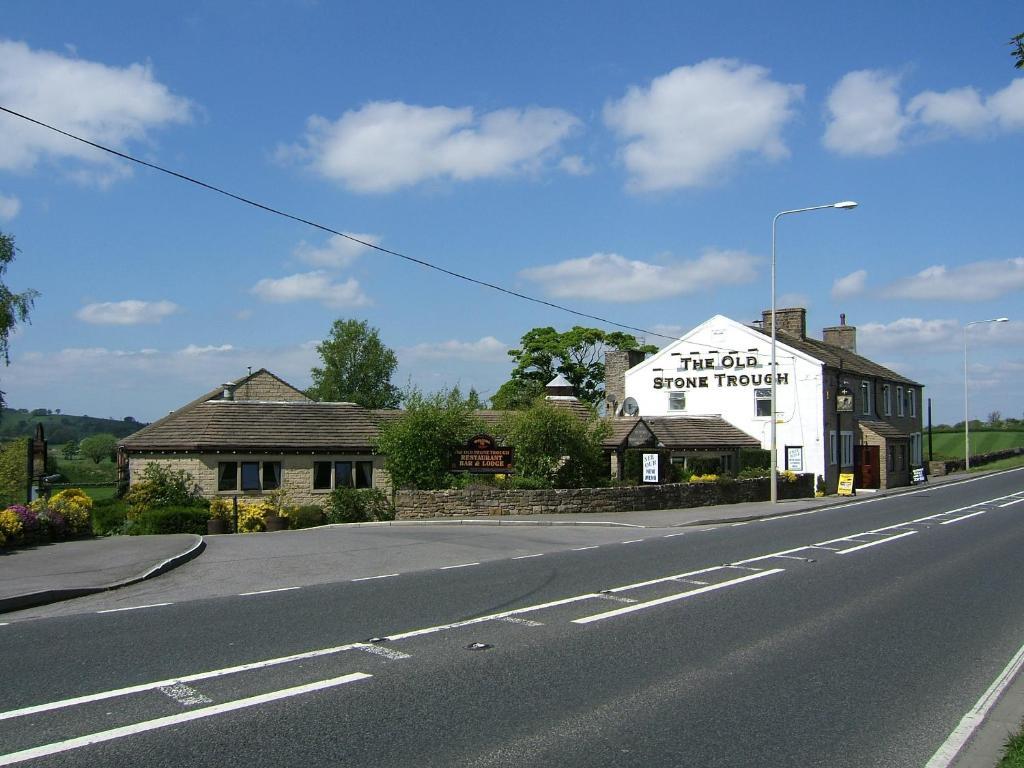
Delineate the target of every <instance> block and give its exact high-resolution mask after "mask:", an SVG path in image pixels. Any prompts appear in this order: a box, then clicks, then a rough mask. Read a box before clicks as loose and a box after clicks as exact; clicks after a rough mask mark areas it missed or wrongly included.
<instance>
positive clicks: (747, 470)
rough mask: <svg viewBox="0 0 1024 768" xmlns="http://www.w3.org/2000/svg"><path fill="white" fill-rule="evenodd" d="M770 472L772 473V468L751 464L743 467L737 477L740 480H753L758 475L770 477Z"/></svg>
mask: <svg viewBox="0 0 1024 768" xmlns="http://www.w3.org/2000/svg"><path fill="white" fill-rule="evenodd" d="M770 474H771V470H770V469H765V468H763V467H754V466H750V467H744V468H743V469H741V470H740V473H739V474H738V475H737V477H738V478H739V479H740V480H751V479H753V478H757V477H768V476H769V475H770Z"/></svg>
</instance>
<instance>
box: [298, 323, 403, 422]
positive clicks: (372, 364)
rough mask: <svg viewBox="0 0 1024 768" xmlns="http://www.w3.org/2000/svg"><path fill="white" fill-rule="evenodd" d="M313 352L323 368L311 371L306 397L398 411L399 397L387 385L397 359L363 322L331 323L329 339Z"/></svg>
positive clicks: (392, 388)
mask: <svg viewBox="0 0 1024 768" xmlns="http://www.w3.org/2000/svg"><path fill="white" fill-rule="evenodd" d="M316 351H317V354H319V355H320V360H321V362H322V363H323V367H321V368H313V370H312V374H313V386H312V387H310V388H309V389H308V390H307V391H306V394H307V395H308V396H309V397H311V398H313V399H314V400H321V401H331V402H348V403H357V404H358V405H362V406H364V407H365V408H397V407H398V403H399V402H400V401H401V395H400V393H399V391H398V388H397V387H396V386H395V385H394V384H392V383H391V375H392V374H393V373H394V371H395V368H396V366H397V365H398V358H397V357H395V353H394V352H392V351H391V350H390V349H388V348H387V347H386V346H384V344H383V343H382V342H381V340H380V336H379V335H378V332H377V329H376V328H371V327H370V326H369V325H368V324H367V323H366V321H365V320H335V321H334V325H333V326H331V335H330V337H329V338H327V339H326V340H325V341H323V342H321V343H320V344H318V345H317V347H316Z"/></svg>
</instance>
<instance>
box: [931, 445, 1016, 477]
mask: <svg viewBox="0 0 1024 768" xmlns="http://www.w3.org/2000/svg"><path fill="white" fill-rule="evenodd" d="M1022 453H1024V448H1007V449H1006V450H1005V451H994V452H992V453H979V454H978V455H977V456H971V466H972V467H980V466H981V465H982V464H991V463H992V462H993V461H999V460H1001V459H1010V458H1013V457H1014V456H1020V455H1021V454H1022ZM926 464H928V474H929V475H935V476H936V477H938V476H939V475H948V474H949V473H950V472H962V471H963V470H964V466H965V462H964V460H963V459H952V460H951V461H929V462H926Z"/></svg>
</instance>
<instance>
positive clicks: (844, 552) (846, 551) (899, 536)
mask: <svg viewBox="0 0 1024 768" xmlns="http://www.w3.org/2000/svg"><path fill="white" fill-rule="evenodd" d="M915 533H917V531H906V532H905V533H898V534H896V535H895V536H890V537H889V538H887V539H878V540H877V541H869V542H868V543H867V544H861V545H860V546H858V547H850V548H849V549H838V550H836V554H837V555H847V554H849V553H850V552H856V551H857V550H859V549H867V548H868V547H874V546H877V545H878V544H885V543H886V542H887V541H895V540H896V539H902V538H903V537H904V536H913V535H914V534H915Z"/></svg>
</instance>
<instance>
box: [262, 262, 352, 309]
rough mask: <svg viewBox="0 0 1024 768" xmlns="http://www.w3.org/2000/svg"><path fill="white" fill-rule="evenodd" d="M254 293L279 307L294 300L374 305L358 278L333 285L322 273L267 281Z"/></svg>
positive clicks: (266, 279) (342, 305)
mask: <svg viewBox="0 0 1024 768" xmlns="http://www.w3.org/2000/svg"><path fill="white" fill-rule="evenodd" d="M252 293H254V294H255V295H257V296H259V297H260V298H261V299H263V300H264V301H270V302H274V303H279V304H280V303H286V302H292V301H319V302H321V303H323V304H324V305H325V306H328V307H362V306H366V305H367V304H370V303H371V302H370V299H369V298H368V297H367V296H366V295H365V294H364V293H363V292H362V290H361V289H360V287H359V281H357V280H356V279H355V278H353V277H350V278H349V279H348V280H345V281H344V282H332V280H331V277H330V275H328V274H327V273H326V272H324V271H323V270H316V271H314V272H303V273H300V274H297V275H289V276H288V277H282V278H279V279H276V280H275V279H272V278H269V277H268V278H264V279H262V280H260V281H259V282H258V283H256V285H254V286H253V287H252Z"/></svg>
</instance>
